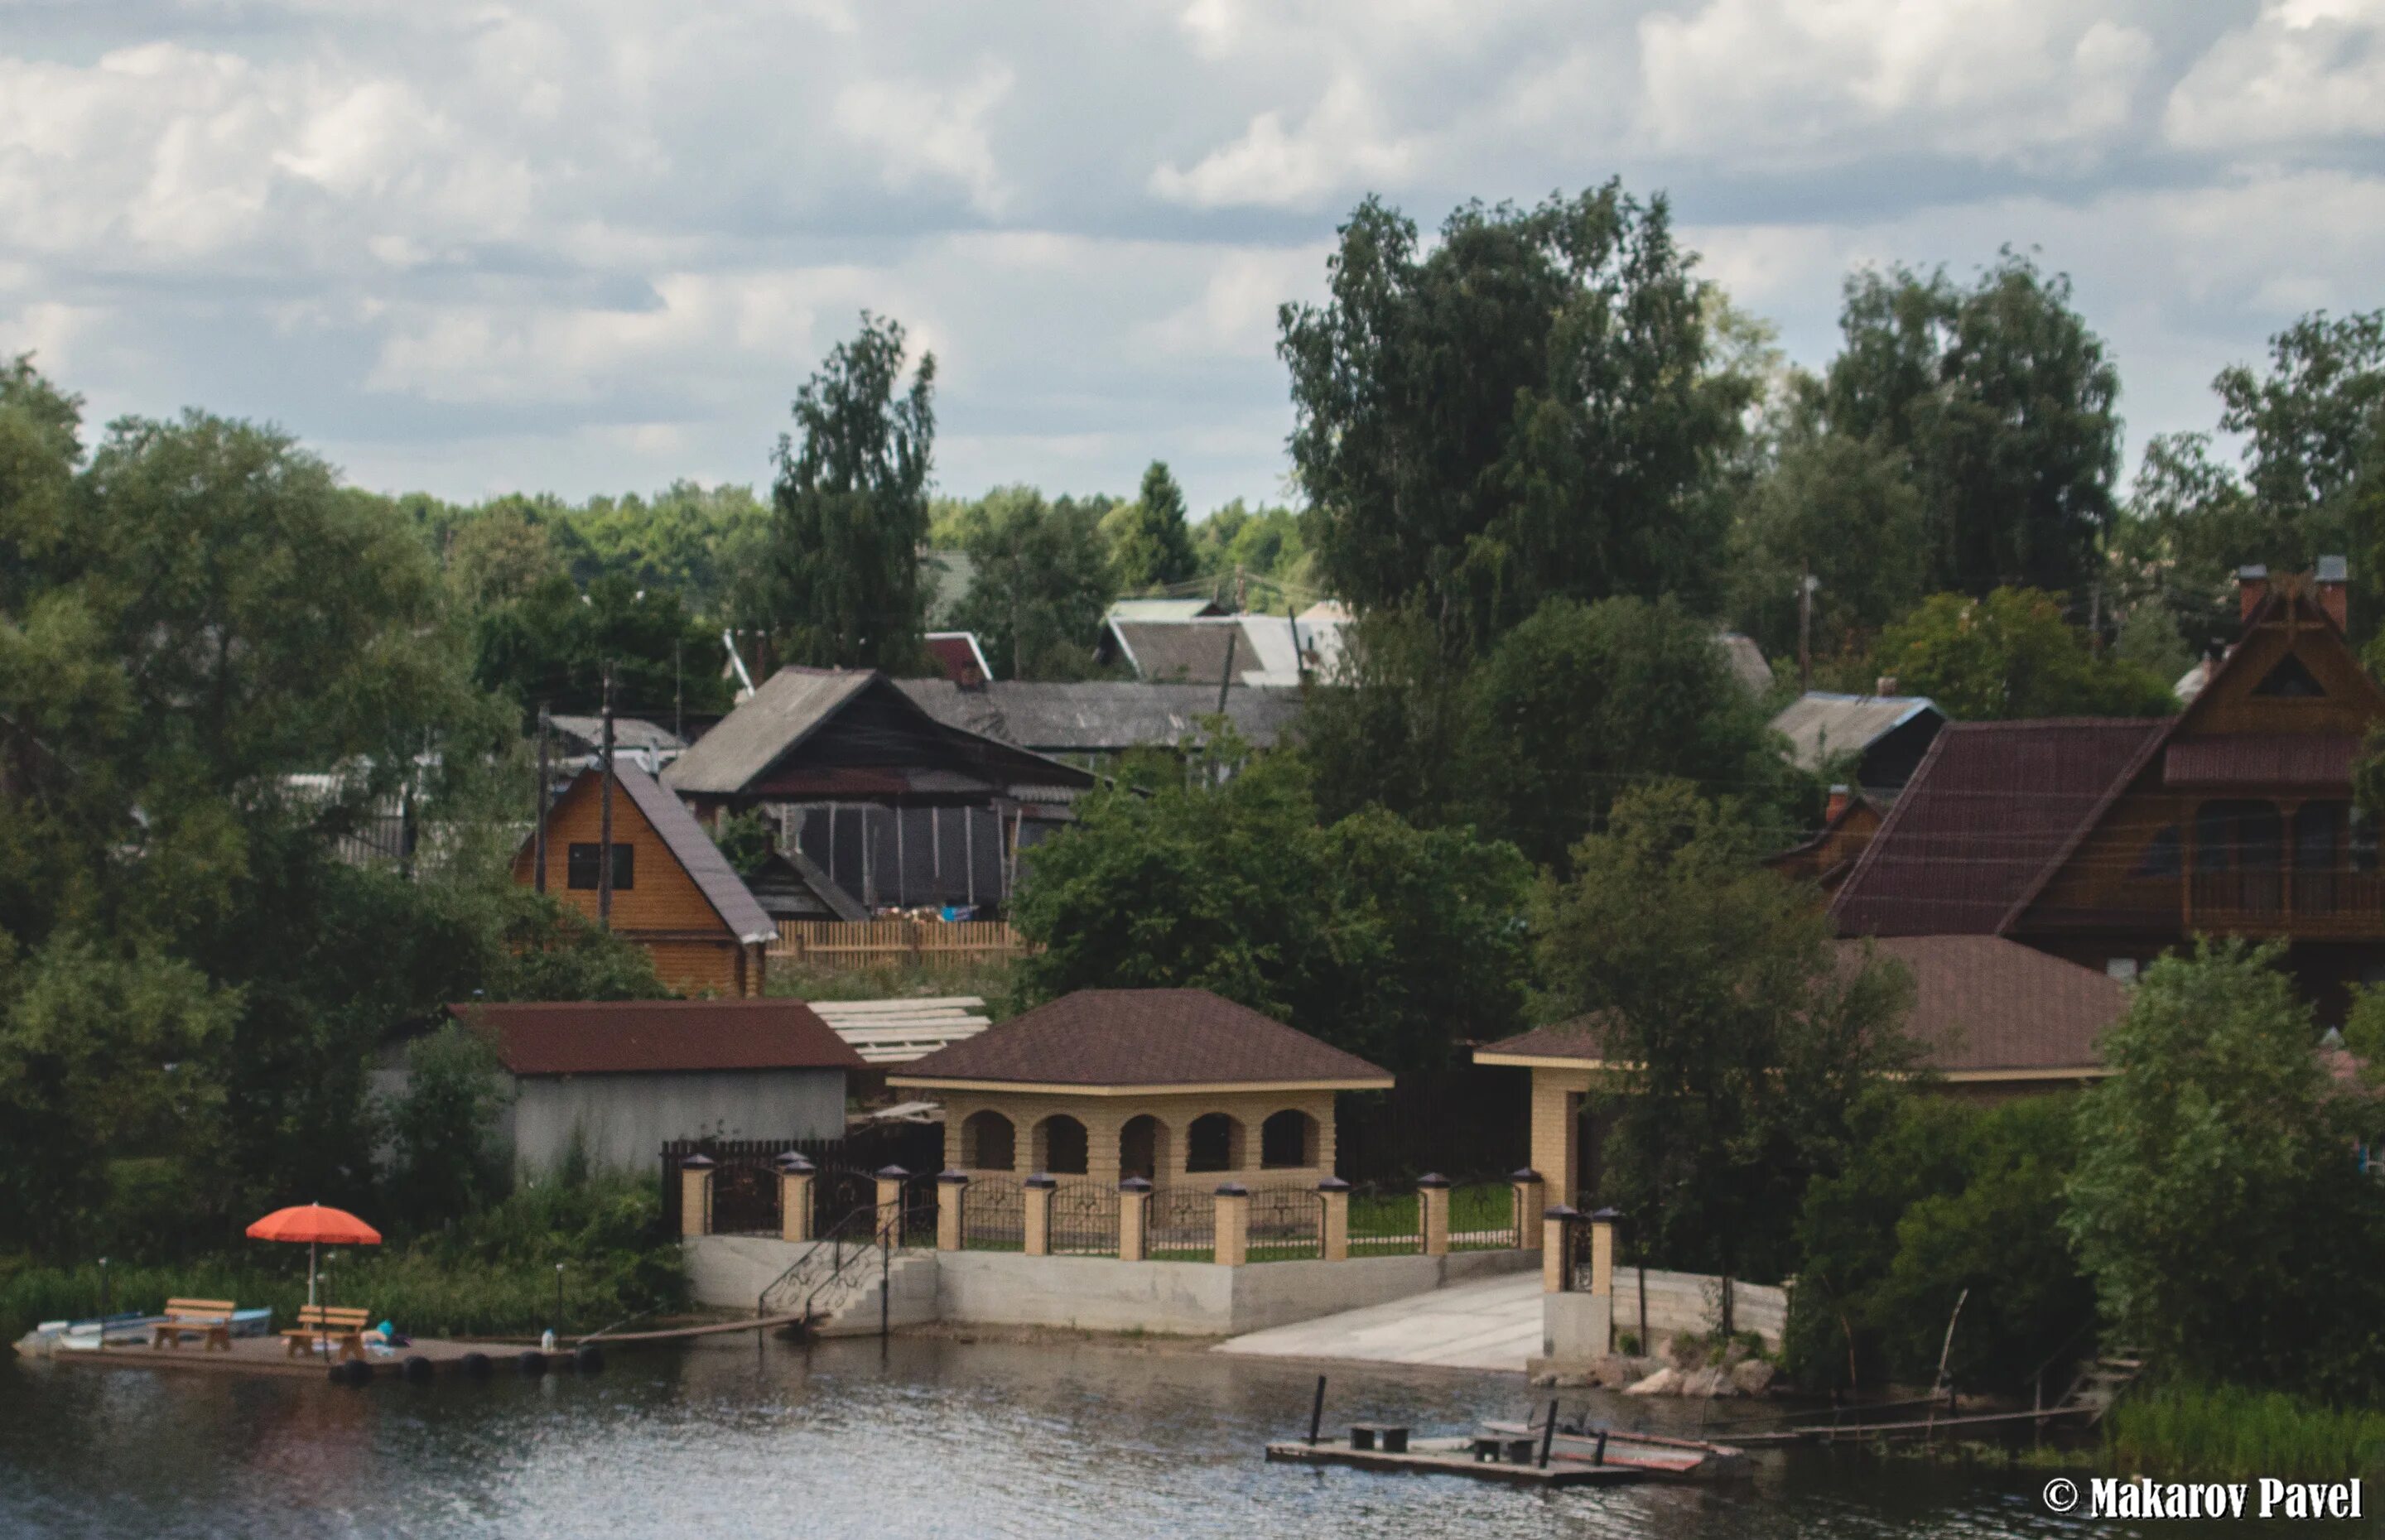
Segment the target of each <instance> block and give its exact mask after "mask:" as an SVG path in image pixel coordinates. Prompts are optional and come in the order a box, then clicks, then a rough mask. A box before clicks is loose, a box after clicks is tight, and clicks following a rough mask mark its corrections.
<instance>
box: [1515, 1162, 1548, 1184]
mask: <svg viewBox="0 0 2385 1540" xmlns="http://www.w3.org/2000/svg"><path fill="white" fill-rule="evenodd" d="M1507 1180H1508V1181H1510V1182H1539V1181H1543V1180H1545V1178H1543V1177H1542V1175H1541V1174H1540V1173H1539V1172H1537V1171H1534V1170H1533V1169H1532V1168H1531V1167H1530V1166H1526V1167H1525V1168H1524V1169H1523V1170H1521V1171H1511V1172H1509V1173H1508V1174H1507Z"/></svg>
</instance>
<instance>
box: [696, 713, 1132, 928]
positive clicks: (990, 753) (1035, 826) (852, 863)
mask: <svg viewBox="0 0 2385 1540" xmlns="http://www.w3.org/2000/svg"><path fill="white" fill-rule="evenodd" d="M663 779H664V782H665V784H667V785H668V787H669V788H670V789H671V790H673V791H674V792H676V793H677V794H678V795H679V796H680V797H681V798H683V799H685V800H686V801H688V802H689V803H690V804H691V805H692V806H693V809H694V811H695V812H696V813H697V815H698V816H700V817H704V818H713V817H717V816H718V815H719V814H720V813H725V812H730V811H736V812H743V811H745V810H748V809H755V808H758V809H760V810H762V811H763V812H765V813H768V814H769V815H770V817H771V819H772V821H773V823H774V824H775V826H776V830H777V836H778V843H779V848H780V850H782V851H801V852H802V853H803V854H804V855H805V857H807V858H808V859H809V861H810V862H811V863H813V866H814V867H816V868H817V870H818V871H819V872H821V873H824V874H826V876H827V879H828V880H829V881H830V882H831V883H833V884H834V886H835V888H837V889H839V890H841V891H842V892H843V893H845V894H848V895H850V896H851V897H852V899H853V900H854V901H855V902H857V903H858V904H859V905H860V906H861V908H862V909H864V910H865V911H874V910H878V909H880V908H884V907H888V906H893V907H899V908H910V907H914V906H919V905H928V904H937V905H952V906H955V907H962V908H978V909H988V910H990V909H993V908H997V907H999V906H1001V905H1002V904H1004V903H1005V902H1007V901H1008V900H1009V897H1010V891H1011V888H1012V886H1013V884H1014V883H1015V882H1016V880H1017V873H1018V856H1019V853H1020V852H1021V851H1025V850H1027V849H1030V848H1031V847H1032V846H1033V845H1034V844H1035V843H1036V841H1037V840H1038V839H1040V838H1042V837H1043V835H1044V834H1045V833H1046V832H1048V831H1049V830H1050V829H1051V828H1053V827H1054V826H1057V825H1058V824H1060V823H1062V822H1065V821H1066V820H1067V819H1068V816H1069V813H1068V807H1069V804H1070V803H1071V802H1073V801H1075V800H1076V798H1077V797H1078V796H1080V794H1082V793H1083V792H1085V791H1087V790H1089V789H1092V787H1093V776H1091V775H1089V774H1088V773H1086V772H1085V771H1083V770H1080V769H1079V768H1077V767H1076V766H1074V765H1069V764H1061V763H1059V762H1058V761H1056V760H1052V759H1047V758H1045V757H1044V756H1043V755H1041V754H1036V753H1031V752H1030V751H1027V750H1024V749H1021V748H1018V747H1017V746H1016V745H1014V744H1010V743H1005V742H1003V741H1002V740H1000V739H995V738H992V737H989V736H987V735H985V734H983V733H979V732H973V731H970V730H969V729H968V728H966V727H955V726H952V725H950V724H948V723H944V722H941V721H938V720H937V719H936V718H935V717H934V716H933V715H931V714H929V713H928V712H927V711H926V710H924V709H923V708H922V707H921V706H920V705H919V704H918V702H916V701H914V700H913V699H912V698H911V697H910V696H909V695H906V694H905V693H904V691H903V690H902V689H898V688H897V687H896V686H895V684H894V682H893V680H892V679H889V678H888V677H886V676H884V675H882V674H880V673H878V672H877V671H876V670H874V669H823V668H782V669H780V670H779V672H777V673H776V674H773V675H772V676H771V677H769V678H768V680H766V681H764V682H763V685H762V687H761V688H760V689H757V690H755V692H754V693H753V694H752V695H751V696H749V697H747V698H746V699H745V700H744V701H743V702H739V703H738V706H737V709H736V710H735V711H733V712H731V713H730V714H729V715H728V716H726V717H724V718H722V719H721V721H720V723H719V724H718V726H717V727H714V728H713V729H712V730H711V731H710V732H708V733H706V734H705V735H704V737H703V738H701V739H697V740H696V743H695V746H694V747H693V748H692V749H690V750H689V751H687V752H686V753H685V754H683V755H681V757H680V759H679V760H678V762H677V763H676V764H672V765H671V767H670V768H669V769H668V770H667V771H665V772H664V773H663Z"/></svg>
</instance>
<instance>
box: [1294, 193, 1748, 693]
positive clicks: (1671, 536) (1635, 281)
mask: <svg viewBox="0 0 2385 1540" xmlns="http://www.w3.org/2000/svg"><path fill="white" fill-rule="evenodd" d="M1693 261H1694V258H1693V257H1692V256H1691V255H1689V254H1687V253H1684V252H1682V251H1681V250H1680V249H1679V246H1678V245H1677V244H1676V243H1675V242H1674V239H1673V230H1672V217H1671V212H1670V209H1669V208H1668V206H1667V204H1666V202H1665V200H1664V199H1663V198H1662V197H1661V196H1659V197H1656V198H1653V199H1650V200H1649V201H1648V202H1646V203H1644V204H1643V203H1642V202H1641V201H1639V200H1638V199H1635V198H1633V197H1630V195H1628V194H1627V193H1625V192H1623V190H1622V188H1621V186H1620V184H1619V183H1617V182H1612V181H1610V182H1608V183H1607V184H1606V185H1605V186H1603V187H1600V188H1597V189H1594V190H1592V191H1589V192H1583V193H1581V194H1580V196H1578V197H1573V198H1562V197H1559V198H1552V199H1550V200H1549V201H1548V202H1546V203H1543V204H1542V205H1538V206H1536V207H1534V208H1530V209H1518V208H1516V207H1513V206H1510V205H1500V206H1498V207H1496V208H1486V207H1484V206H1482V205H1480V204H1469V205H1466V206H1464V207H1461V208H1459V209H1458V210H1456V211H1455V213H1453V214H1452V215H1451V216H1450V217H1449V218H1448V219H1447V221H1446V222H1445V223H1444V224H1443V225H1442V231H1441V239H1440V240H1439V242H1436V243H1434V244H1433V245H1432V246H1431V247H1430V250H1429V251H1428V250H1427V249H1425V247H1424V246H1423V245H1422V243H1421V242H1419V240H1418V237H1417V228H1416V226H1415V224H1414V223H1413V222H1411V221H1410V220H1408V219H1407V218H1405V217H1403V216H1402V215H1400V214H1399V213H1398V212H1397V211H1396V210H1394V209H1392V208H1391V207H1389V206H1388V205H1384V204H1383V203H1381V202H1380V201H1379V200H1377V199H1373V198H1369V199H1367V201H1366V202H1364V203H1362V204H1360V205H1358V207H1357V209H1356V210H1355V212H1354V213H1353V214H1352V215H1351V217H1350V220H1349V222H1348V223H1347V224H1345V225H1343V226H1342V232H1341V245H1340V248H1339V249H1338V251H1337V252H1336V253H1335V255H1334V256H1333V258H1332V260H1331V263H1330V289H1331V295H1330V298H1329V299H1328V300H1327V301H1326V303H1325V304H1321V305H1301V304H1291V305H1286V306H1284V307H1283V310H1282V312H1281V319H1280V326H1281V341H1280V344H1279V351H1280V354H1282V356H1283V359H1284V361H1285V363H1286V364H1287V365H1289V366H1290V368H1291V372H1292V406H1293V411H1294V427H1293V431H1292V463H1293V466H1294V467H1295V469H1296V471H1297V473H1298V476H1299V479H1300V484H1301V487H1302V489H1303V491H1305V494H1306V496H1307V499H1308V508H1307V512H1306V515H1305V518H1306V532H1307V536H1308V540H1309V544H1310V545H1311V547H1312V548H1313V549H1314V550H1315V552H1316V554H1317V570H1318V572H1319V574H1320V575H1321V576H1322V578H1324V580H1325V583H1326V585H1327V586H1328V587H1329V588H1330V590H1332V591H1333V592H1334V593H1336V594H1338V595H1339V596H1341V597H1342V598H1343V599H1345V600H1347V601H1349V602H1352V603H1353V604H1355V605H1357V606H1358V607H1360V608H1361V609H1377V608H1386V607H1394V606H1402V607H1405V606H1413V607H1414V608H1415V609H1416V611H1417V614H1419V615H1422V616H1424V617H1425V618H1426V619H1427V620H1428V621H1430V623H1431V625H1432V626H1433V627H1435V628H1436V629H1437V630H1438V631H1439V632H1440V634H1441V635H1442V637H1443V639H1444V640H1445V641H1446V643H1447V644H1448V645H1449V646H1450V647H1452V648H1454V649H1456V650H1458V651H1460V652H1464V651H1468V650H1475V649H1481V648H1487V647H1488V646H1489V644H1490V643H1491V642H1492V640H1495V639H1496V638H1497V637H1498V636H1499V634H1500V633H1502V632H1504V631H1505V629H1506V628H1507V627H1510V626H1513V625H1515V624H1516V623H1517V622H1518V621H1520V620H1521V619H1523V618H1524V617H1525V616H1526V615H1530V614H1531V613H1532V612H1533V611H1534V610H1535V609H1537V608H1538V607H1539V606H1540V604H1541V602H1542V601H1543V600H1544V599H1547V598H1550V597H1555V596H1563V597H1569V598H1575V599H1581V600H1595V599H1603V598H1605V597H1607V596H1609V595H1612V594H1618V593H1628V594H1640V595H1644V596H1652V597H1653V596H1654V595H1655V594H1658V593H1662V592H1668V591H1669V592H1678V593H1681V594H1683V595H1685V596H1688V597H1689V598H1690V599H1691V601H1692V602H1703V601H1704V600H1706V599H1708V598H1710V597H1711V596H1712V588H1713V583H1714V573H1715V569H1716V567H1717V565H1718V564H1717V553H1718V552H1719V550H1720V547H1721V543H1722V531H1723V523H1722V521H1723V517H1724V515H1723V510H1722V508H1721V505H1720V503H1718V502H1717V501H1716V500H1714V499H1712V498H1710V497H1707V496H1706V495H1704V494H1705V492H1706V491H1707V489H1708V487H1709V484H1710V483H1711V482H1712V480H1713V478H1714V477H1715V475H1716V473H1717V467H1718V466H1719V464H1720V462H1721V460H1722V458H1723V456H1724V455H1725V454H1726V453H1728V452H1729V449H1730V448H1731V446H1732V445H1734V444H1735V443H1736V442H1737V441H1739V439H1740V438H1741V436H1742V423H1741V413H1742V409H1743V408H1744V407H1746V406H1747V405H1748V404H1749V403H1750V402H1751V401H1752V399H1753V388H1752V386H1751V385H1750V383H1749V382H1748V381H1747V380H1746V379H1745V378H1744V377H1743V376H1742V375H1741V374H1739V373H1738V372H1736V371H1732V370H1728V369H1721V368H1717V367H1716V364H1717V359H1716V357H1715V356H1714V353H1713V344H1712V341H1711V338H1710V331H1709V318H1708V314H1707V304H1706V295H1707V290H1706V288H1705V286H1704V284H1702V283H1700V282H1699V281H1698V280H1697V279H1694V278H1693V277H1692V263H1693Z"/></svg>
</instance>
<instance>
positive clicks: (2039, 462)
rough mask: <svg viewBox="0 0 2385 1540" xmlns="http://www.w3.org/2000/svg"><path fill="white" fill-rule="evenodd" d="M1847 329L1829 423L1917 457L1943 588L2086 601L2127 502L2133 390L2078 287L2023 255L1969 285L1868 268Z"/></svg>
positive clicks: (1827, 398) (1851, 299)
mask: <svg viewBox="0 0 2385 1540" xmlns="http://www.w3.org/2000/svg"><path fill="white" fill-rule="evenodd" d="M1839 327H1840V331H1841V333H1842V336H1843V338H1844V345H1843V347H1842V350H1841V352H1840V354H1839V355H1838V357H1837V358H1835V359H1833V360H1832V361H1831V363H1830V366H1829V370H1828V372H1827V373H1826V375H1825V376H1824V378H1823V380H1822V385H1821V392H1820V400H1819V406H1820V409H1821V412H1822V416H1823V420H1824V422H1825V424H1826V425H1827V427H1828V428H1829V430H1830V431H1832V432H1834V433H1839V434H1843V435H1845V436H1846V437H1848V438H1852V439H1855V440H1859V441H1867V442H1869V443H1873V444H1876V445H1879V446H1880V447H1882V448H1885V449H1888V450H1891V451H1893V452H1895V453H1899V454H1901V455H1903V456H1904V458H1905V461H1906V463H1907V466H1908V467H1909V471H1908V474H1909V476H1910V478H1911V480H1912V482H1913V485H1914V487H1915V488H1916V490H1917V491H1918V492H1919V493H1920V495H1921V499H1922V504H1923V508H1924V510H1925V516H1926V519H1927V523H1928V534H1929V542H1928V555H1929V566H1928V572H1927V582H1928V585H1929V587H1930V588H1932V589H1943V590H1954V591H1959V592H1963V593H1970V594H1984V593H1986V592H1988V591H1989V590H1992V589H1996V588H2014V587H2034V588H2042V589H2065V590H2071V591H2073V592H2083V591H2085V590H2086V587H2087V584H2088V583H2089V582H2090V581H2091V580H2092V578H2094V577H2095V575H2096V573H2097V572H2098V570H2099V568H2100V565H2101V561H2102V553H2103V548H2104V537H2105V534H2106V532H2107V531H2108V530H2109V528H2110V527H2111V525H2112V522H2113V518H2114V515H2115V512H2116V506H2117V505H2116V501H2115V497H2114V493H2113V484H2114V481H2115V478H2117V474H2118V468H2119V445H2120V419H2119V416H2118V413H2117V404H2118V399H2119V391H2120V378H2119V370H2118V369H2117V367H2116V366H2114V365H2113V363H2112V361H2111V359H2110V357H2109V356H2108V354H2107V353H2106V351H2105V348H2104V342H2103V339H2102V338H2100V337H2098V336H2097V335H2096V334H2095V333H2094V332H2093V331H2092V329H2089V327H2088V326H2087V323H2086V321H2085V320H2084V319H2083V318H2082V317H2080V316H2079V313H2078V311H2077V310H2076V309H2075V308H2073V306H2072V304H2071V293H2070V280H2069V279H2068V278H2067V277H2065V276H2063V275H2061V274H2058V273H2056V274H2051V275H2049V274H2046V273H2044V272H2042V271H2041V270H2040V269H2039V268H2038V267H2037V265H2036V264H2035V263H2034V262H2032V261H2031V260H2030V259H2029V258H2028V257H2027V256H2024V255H2019V254H2017V253H2015V252H2012V251H2010V250H2006V251H2005V252H2004V255H2003V256H2002V257H2001V258H2000V259H1999V260H1998V261H1997V262H1996V263H1995V265H1994V266H1992V267H1989V268H1987V269H1986V270H1985V271H1984V272H1982V273H1981V274H1980V275H1979V279H1978V280H1977V281H1976V282H1974V283H1972V284H1971V285H1969V286H1967V287H1966V286H1963V285H1960V284H1957V283H1955V282H1954V280H1953V279H1949V278H1948V277H1947V276H1946V273H1945V271H1944V269H1942V268H1941V269H1937V270H1934V271H1930V272H1918V271H1916V270H1914V269H1912V268H1909V267H1891V268H1888V269H1886V270H1884V271H1882V270H1878V269H1867V270H1865V271H1862V272H1858V273H1856V274H1854V276H1852V277H1850V278H1849V279H1847V285H1846V299H1845V304H1844V307H1843V309H1842V312H1841V316H1840V321H1839Z"/></svg>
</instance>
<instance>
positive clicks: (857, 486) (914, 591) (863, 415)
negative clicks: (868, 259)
mask: <svg viewBox="0 0 2385 1540" xmlns="http://www.w3.org/2000/svg"><path fill="white" fill-rule="evenodd" d="M904 367H905V343H904V331H903V328H902V325H901V323H899V322H896V321H893V320H884V319H880V318H879V317H873V316H870V315H868V314H866V313H865V314H864V315H863V317H862V318H861V330H860V331H859V332H858V333H857V334H856V335H855V336H854V337H853V339H852V340H851V341H849V342H839V343H838V344H837V345H836V346H835V347H833V348H831V349H830V350H829V355H828V359H827V361H826V362H825V363H823V364H822V365H821V366H820V367H819V369H818V371H817V372H815V373H814V374H813V375H812V377H811V379H808V380H806V381H805V383H804V387H803V389H802V390H801V391H797V392H796V393H795V404H794V415H795V424H796V427H797V428H798V429H799V430H800V432H801V440H800V441H797V440H795V439H793V438H787V437H782V438H780V441H779V455H778V461H779V478H778V481H777V483H776V484H775V485H774V486H773V487H772V488H771V491H770V501H771V508H772V520H773V523H772V536H771V543H770V548H769V564H770V580H771V588H772V590H773V591H772V593H771V595H770V599H771V606H770V619H771V624H772V626H773V627H774V630H775V635H776V640H777V644H778V650H779V652H780V657H781V658H782V659H783V660H784V661H786V662H789V663H802V664H817V665H820V666H837V667H849V666H868V667H877V668H893V669H896V670H907V669H910V668H913V667H915V666H917V665H918V662H919V657H920V641H919V637H920V632H921V631H922V629H923V628H924V616H925V614H926V605H925V602H924V601H923V599H922V597H921V592H920V587H919V556H918V553H919V550H920V548H921V546H922V545H924V544H925V543H926V540H927V534H928V474H929V470H930V465H931V463H932V459H933V453H934V447H935V434H936V417H935V407H934V404H933V403H934V394H935V381H936V357H935V354H930V353H923V354H920V355H919V360H918V365H917V366H915V367H914V368H913V369H912V371H911V378H910V385H909V388H908V389H907V390H906V389H905V387H904V383H903V379H904Z"/></svg>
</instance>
